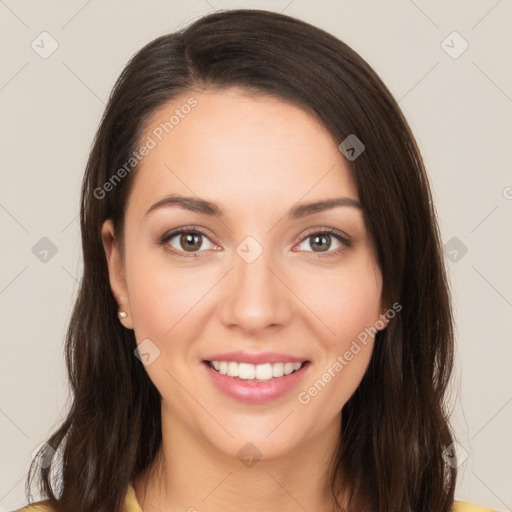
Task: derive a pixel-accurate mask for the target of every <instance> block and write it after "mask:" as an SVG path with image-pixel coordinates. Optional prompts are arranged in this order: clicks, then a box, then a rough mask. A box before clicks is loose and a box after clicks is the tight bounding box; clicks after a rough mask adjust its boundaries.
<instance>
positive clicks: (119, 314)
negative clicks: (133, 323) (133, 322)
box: [117, 311, 128, 318]
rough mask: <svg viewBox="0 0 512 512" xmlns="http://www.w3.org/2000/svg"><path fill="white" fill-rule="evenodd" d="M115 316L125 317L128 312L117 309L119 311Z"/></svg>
mask: <svg viewBox="0 0 512 512" xmlns="http://www.w3.org/2000/svg"><path fill="white" fill-rule="evenodd" d="M117 316H118V317H119V318H126V317H127V316H128V313H127V312H126V311H119V313H117Z"/></svg>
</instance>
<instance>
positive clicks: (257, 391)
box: [203, 362, 310, 404]
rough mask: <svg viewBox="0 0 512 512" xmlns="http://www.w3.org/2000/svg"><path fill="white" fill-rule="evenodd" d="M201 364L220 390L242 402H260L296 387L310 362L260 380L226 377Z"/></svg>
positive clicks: (205, 364) (273, 398) (206, 364)
mask: <svg viewBox="0 0 512 512" xmlns="http://www.w3.org/2000/svg"><path fill="white" fill-rule="evenodd" d="M203 364H204V366H205V368H206V371H207V372H208V375H209V376H210V378H211V379H212V381H213V383H214V384H215V385H216V386H217V388H219V389H220V391H222V392H223V393H225V394H226V395H228V396H230V397H231V398H234V399H236V400H239V401H242V402H247V403H250V404H261V403H265V402H270V401H272V400H276V399H277V398H279V397H281V396H283V395H285V394H286V393H288V392H290V391H291V390H292V389H293V388H294V387H296V386H297V385H298V384H299V382H300V381H301V380H302V378H303V377H304V374H305V373H306V371H307V369H308V367H309V364H310V363H309V362H307V363H304V364H303V365H302V366H301V367H300V369H299V370H297V371H295V372H293V373H290V374H288V375H283V376H282V377H274V378H273V379H270V380H267V381H262V382H258V381H255V380H245V379H239V378H238V377H228V376H227V375H222V374H221V373H219V372H217V371H216V370H214V369H213V368H212V367H211V366H210V365H209V364H208V363H207V362H204V363H203Z"/></svg>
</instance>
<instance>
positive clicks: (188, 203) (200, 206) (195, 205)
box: [146, 194, 363, 220]
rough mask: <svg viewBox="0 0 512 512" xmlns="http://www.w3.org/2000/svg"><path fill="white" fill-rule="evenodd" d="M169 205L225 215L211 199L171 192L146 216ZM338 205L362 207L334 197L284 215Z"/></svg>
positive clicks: (295, 215) (299, 206)
mask: <svg viewBox="0 0 512 512" xmlns="http://www.w3.org/2000/svg"><path fill="white" fill-rule="evenodd" d="M169 206H179V207H182V208H185V209H187V210H190V211H192V212H197V213H202V214H204V215H211V216H213V217H218V218H223V217H224V216H225V213H224V210H223V209H222V208H221V207H220V206H218V205H217V204H215V203H212V202H211V201H207V200H205V199H200V198H198V197H189V196H181V195H178V194H171V195H169V196H167V197H164V198H163V199H161V200H160V201H158V202H156V203H155V204H154V205H152V206H151V207H150V208H149V210H148V211H147V212H146V216H147V215H149V214H150V213H151V212H153V211H155V210H157V209H159V208H163V207H169ZM339 206H350V207H352V208H357V209H359V210H362V209H363V206H362V205H361V203H360V202H359V201H357V199H353V198H351V197H334V198H331V199H323V200H320V201H315V202H312V203H299V204H297V205H295V206H294V207H293V208H291V209H290V210H289V211H288V213H287V214H286V217H287V218H288V219H290V220H293V219H300V218H302V217H306V216H307V215H312V214H314V213H319V212H323V211H326V210H331V209H332V208H337V207H339Z"/></svg>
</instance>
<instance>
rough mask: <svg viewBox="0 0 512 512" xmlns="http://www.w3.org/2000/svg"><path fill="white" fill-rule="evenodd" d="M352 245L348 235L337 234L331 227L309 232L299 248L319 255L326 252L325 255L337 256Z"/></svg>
mask: <svg viewBox="0 0 512 512" xmlns="http://www.w3.org/2000/svg"><path fill="white" fill-rule="evenodd" d="M333 244H334V248H333ZM350 246H351V241H350V239H349V238H348V237H346V236H343V235H341V234H337V233H335V232H334V230H332V229H330V228H329V229H325V228H324V229H322V230H317V231H315V232H313V233H309V234H308V235H307V236H306V237H304V238H303V239H302V241H301V243H300V246H299V250H303V251H306V252H313V253H316V254H319V255H322V253H324V254H325V256H331V255H332V256H336V255H338V254H340V253H341V252H343V251H345V250H346V249H347V248H349V247H350ZM308 247H309V249H308Z"/></svg>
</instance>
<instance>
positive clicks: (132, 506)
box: [13, 484, 498, 512]
mask: <svg viewBox="0 0 512 512" xmlns="http://www.w3.org/2000/svg"><path fill="white" fill-rule="evenodd" d="M13 512H54V509H53V507H52V506H51V505H49V502H48V500H46V501H38V502H37V503H34V504H33V505H27V506H26V507H23V508H19V509H17V510H13ZM124 512H142V509H141V508H140V505H139V504H138V502H137V497H136V496H135V489H134V488H133V486H132V485H131V484H130V485H128V489H127V491H126V500H125V509H124ZM452 512H498V511H496V510H492V509H490V508H485V507H480V506H479V505H473V504H471V503H467V502H466V501H456V502H455V504H454V505H453V509H452Z"/></svg>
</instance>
